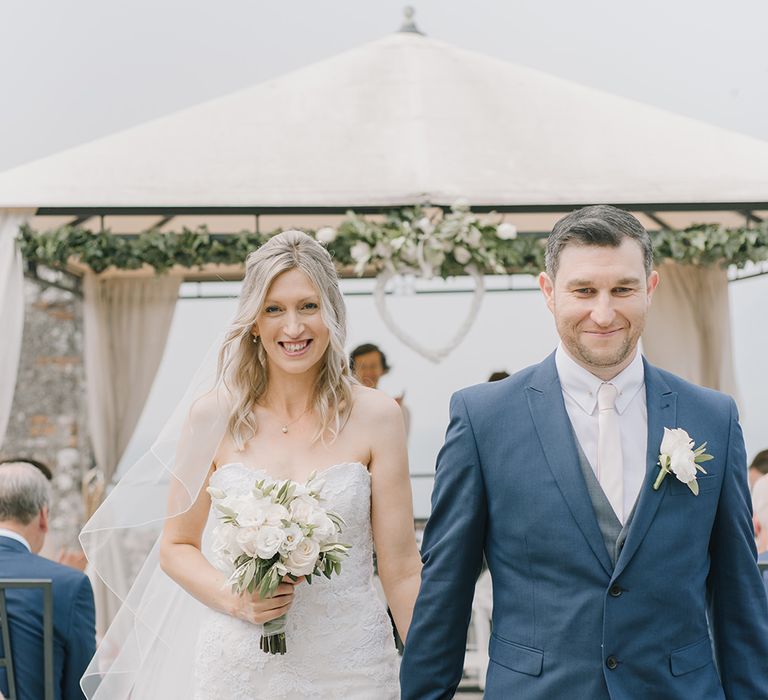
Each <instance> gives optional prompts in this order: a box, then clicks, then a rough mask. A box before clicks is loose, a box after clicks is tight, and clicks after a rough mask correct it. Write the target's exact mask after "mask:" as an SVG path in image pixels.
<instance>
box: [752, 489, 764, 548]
mask: <svg viewBox="0 0 768 700" xmlns="http://www.w3.org/2000/svg"><path fill="white" fill-rule="evenodd" d="M752 512H753V514H754V516H753V517H754V522H755V543H756V544H757V554H758V557H757V560H758V561H760V562H764V561H765V562H768V475H766V476H761V477H760V478H759V479H758V480H757V481H756V482H755V485H754V487H753V488H752Z"/></svg>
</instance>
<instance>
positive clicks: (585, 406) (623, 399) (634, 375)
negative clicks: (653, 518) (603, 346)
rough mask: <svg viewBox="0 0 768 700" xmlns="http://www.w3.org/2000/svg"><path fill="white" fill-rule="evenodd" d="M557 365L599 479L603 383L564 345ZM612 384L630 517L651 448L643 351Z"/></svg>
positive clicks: (582, 442)
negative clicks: (600, 391)
mask: <svg viewBox="0 0 768 700" xmlns="http://www.w3.org/2000/svg"><path fill="white" fill-rule="evenodd" d="M555 365H556V366H557V374H558V376H559V377H560V386H561V387H562V389H563V399H564V401H565V410H566V411H567V412H568V417H569V418H570V419H571V425H573V430H574V432H575V433H576V438H577V439H578V441H579V444H580V445H581V449H582V450H583V451H584V454H585V456H586V458H587V460H588V461H589V464H590V465H591V467H592V471H594V472H595V476H597V422H598V416H597V390H598V388H599V387H600V385H601V384H602V383H603V380H602V379H600V377H596V376H595V375H594V374H592V373H591V372H589V371H587V370H586V369H584V368H583V367H582V366H581V365H580V364H578V363H577V362H576V361H575V360H574V359H573V358H572V357H571V356H570V355H569V354H568V352H567V351H566V350H565V348H564V347H563V345H562V343H561V344H560V345H559V346H558V347H557V352H556V353H555ZM609 383H610V384H613V385H614V386H615V387H616V389H617V390H618V395H617V397H616V413H617V414H618V417H619V429H620V431H621V454H622V460H623V467H624V513H625V514H626V516H627V517H628V516H629V514H630V512H631V511H632V508H633V507H634V505H635V501H636V500H637V496H638V494H639V493H640V489H641V487H642V485H643V480H644V478H645V468H646V465H645V452H646V448H647V446H648V409H647V406H646V401H645V370H644V368H643V358H642V356H641V355H640V352H639V351H636V352H635V357H634V359H633V360H632V362H631V363H630V364H629V366H627V367H626V368H625V369H624V370H622V371H621V372H620V373H619V374H617V375H616V376H615V377H614V378H613V379H611V381H610V382H609Z"/></svg>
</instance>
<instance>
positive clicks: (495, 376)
mask: <svg viewBox="0 0 768 700" xmlns="http://www.w3.org/2000/svg"><path fill="white" fill-rule="evenodd" d="M508 376H509V372H505V371H504V370H501V371H499V372H491V376H490V377H488V381H489V382H500V381H501V380H502V379H506V378H507V377H508Z"/></svg>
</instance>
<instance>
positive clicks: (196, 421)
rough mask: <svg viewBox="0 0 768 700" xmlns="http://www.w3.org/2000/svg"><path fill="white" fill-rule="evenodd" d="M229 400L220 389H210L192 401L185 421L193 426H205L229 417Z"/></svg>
mask: <svg viewBox="0 0 768 700" xmlns="http://www.w3.org/2000/svg"><path fill="white" fill-rule="evenodd" d="M230 410H231V398H230V397H229V395H228V394H226V393H225V392H224V391H223V390H222V389H212V390H210V391H207V392H206V393H205V394H202V395H201V396H198V397H197V398H196V399H194V400H193V401H192V403H191V404H190V406H189V411H188V414H187V421H188V422H189V423H191V424H193V425H206V424H210V423H212V422H216V421H220V420H222V419H223V418H225V417H228V416H229V413H230Z"/></svg>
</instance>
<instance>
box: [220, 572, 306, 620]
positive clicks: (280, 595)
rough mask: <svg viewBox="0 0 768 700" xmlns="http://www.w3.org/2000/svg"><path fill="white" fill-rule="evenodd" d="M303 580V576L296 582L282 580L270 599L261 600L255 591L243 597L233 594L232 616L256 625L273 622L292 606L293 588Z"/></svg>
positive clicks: (286, 579)
mask: <svg viewBox="0 0 768 700" xmlns="http://www.w3.org/2000/svg"><path fill="white" fill-rule="evenodd" d="M303 580H304V577H303V576H302V577H301V578H298V579H296V581H292V580H291V579H289V578H288V577H286V578H284V579H283V583H281V584H279V585H278V587H277V588H276V589H275V594H274V595H273V596H272V597H271V598H261V597H260V596H259V594H258V592H256V591H254V592H253V593H245V594H243V595H238V594H236V593H233V594H232V595H233V596H234V598H235V605H234V607H233V608H232V615H233V616H234V617H239V618H240V619H241V620H245V621H246V622H252V623H253V624H256V625H263V624H264V623H265V622H269V621H270V620H275V619H277V618H278V617H280V616H281V615H285V613H287V612H288V610H289V609H290V607H291V605H292V604H293V591H294V587H295V586H296V585H297V584H299V583H301V582H302V581H303Z"/></svg>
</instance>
